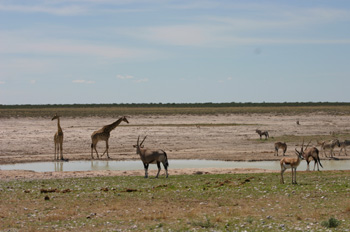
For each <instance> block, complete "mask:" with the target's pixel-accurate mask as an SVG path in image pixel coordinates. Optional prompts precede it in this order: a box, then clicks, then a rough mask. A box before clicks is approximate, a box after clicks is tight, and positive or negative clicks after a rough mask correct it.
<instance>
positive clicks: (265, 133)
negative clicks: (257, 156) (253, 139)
mask: <svg viewBox="0 0 350 232" xmlns="http://www.w3.org/2000/svg"><path fill="white" fill-rule="evenodd" d="M255 132H256V133H258V134H259V136H260V139H261V136H263V135H264V136H265V139H267V138H269V137H270V136H269V132H268V131H261V130H258V129H256V130H255Z"/></svg>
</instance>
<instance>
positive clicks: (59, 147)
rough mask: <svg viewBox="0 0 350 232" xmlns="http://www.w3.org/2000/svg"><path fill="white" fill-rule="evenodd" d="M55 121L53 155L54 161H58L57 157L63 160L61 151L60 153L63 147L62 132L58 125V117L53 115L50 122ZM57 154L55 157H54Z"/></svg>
mask: <svg viewBox="0 0 350 232" xmlns="http://www.w3.org/2000/svg"><path fill="white" fill-rule="evenodd" d="M55 119H57V132H56V134H55V136H54V143H55V155H54V160H56V159H57V160H58V156H59V155H60V159H61V160H64V159H63V151H62V147H63V131H62V128H61V125H60V116H58V115H57V114H55V116H53V118H52V119H51V121H53V120H55ZM56 154H57V156H56Z"/></svg>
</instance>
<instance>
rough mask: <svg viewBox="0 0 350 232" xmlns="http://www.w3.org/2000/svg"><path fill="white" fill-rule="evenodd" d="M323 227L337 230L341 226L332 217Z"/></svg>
mask: <svg viewBox="0 0 350 232" xmlns="http://www.w3.org/2000/svg"><path fill="white" fill-rule="evenodd" d="M321 225H322V226H324V227H327V228H336V227H338V226H339V225H340V221H339V220H337V219H335V218H334V217H331V218H330V219H328V221H323V222H322V223H321Z"/></svg>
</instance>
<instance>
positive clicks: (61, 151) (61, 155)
mask: <svg viewBox="0 0 350 232" xmlns="http://www.w3.org/2000/svg"><path fill="white" fill-rule="evenodd" d="M60 159H61V160H63V143H62V142H61V143H60Z"/></svg>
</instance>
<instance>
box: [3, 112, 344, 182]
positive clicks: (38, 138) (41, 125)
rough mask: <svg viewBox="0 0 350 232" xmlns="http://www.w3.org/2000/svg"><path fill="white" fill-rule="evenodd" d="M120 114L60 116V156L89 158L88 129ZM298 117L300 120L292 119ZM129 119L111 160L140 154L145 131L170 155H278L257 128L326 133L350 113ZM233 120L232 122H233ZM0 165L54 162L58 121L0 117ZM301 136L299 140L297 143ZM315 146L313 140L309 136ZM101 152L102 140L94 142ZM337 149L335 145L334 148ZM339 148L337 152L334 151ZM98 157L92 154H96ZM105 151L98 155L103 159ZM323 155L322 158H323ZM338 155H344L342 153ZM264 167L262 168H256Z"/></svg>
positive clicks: (18, 174) (113, 143)
mask: <svg viewBox="0 0 350 232" xmlns="http://www.w3.org/2000/svg"><path fill="white" fill-rule="evenodd" d="M117 119H118V118H98V117H89V118H64V117H62V118H61V127H62V129H63V132H64V144H63V152H64V158H67V159H69V160H90V159H91V148H90V144H91V137H90V136H91V134H92V132H94V131H95V130H98V129H100V128H101V127H102V126H104V125H107V124H110V123H112V122H114V121H116V120H117ZM297 120H299V121H300V125H297V124H296V121H297ZM129 122H130V123H129V124H126V123H122V124H121V125H120V126H118V127H117V128H116V129H115V130H114V131H112V132H111V137H110V139H109V147H110V149H109V154H110V156H111V159H112V160H131V159H139V157H138V156H137V155H136V152H135V148H133V145H134V144H136V141H137V137H138V136H139V135H140V136H141V137H142V138H143V136H145V135H147V136H148V137H147V139H146V141H145V146H146V147H150V148H160V149H163V150H165V151H166V152H167V154H168V158H169V162H170V163H171V159H207V160H235V161H258V160H279V159H280V158H281V157H280V156H279V157H276V156H274V142H273V141H266V142H265V141H264V142H261V141H259V140H258V138H259V136H258V134H256V132H255V130H256V129H261V130H268V131H269V133H270V137H275V138H277V137H279V136H282V135H296V136H307V135H329V134H330V133H331V132H336V133H347V134H349V133H350V116H345V115H344V116H334V115H329V114H325V113H317V114H307V115H297V116H295V115H289V116H288V115H274V114H269V115H268V114H264V115H257V114H250V115H248V114H244V115H237V114H232V115H205V116H195V115H174V116H141V115H139V116H133V117H130V118H129ZM233 124H236V125H233ZM0 128H1V129H0V164H8V163H19V162H38V161H52V160H53V157H54V155H53V153H54V143H53V137H54V134H55V132H56V131H57V121H51V118H8V119H6V118H1V119H0ZM301 142H302V141H300V143H301ZM300 143H294V144H288V151H287V155H288V156H294V148H295V147H296V145H300ZM313 143H314V145H316V144H315V143H316V141H313ZM97 147H98V151H99V153H100V155H101V154H102V153H103V151H104V149H105V143H104V142H100V143H98V146H97ZM338 150H339V149H338ZM338 150H337V152H338ZM94 157H95V158H96V154H94ZM106 158H107V157H106V156H104V157H102V159H106ZM321 158H322V157H321ZM341 158H346V157H345V156H342V157H341ZM140 169H141V170H138V171H131V172H121V171H120V172H118V171H99V172H69V173H66V172H58V173H36V172H28V171H3V170H2V171H1V170H0V179H5V178H6V179H8V178H28V177H32V178H41V177H42V178H59V177H73V176H95V175H143V170H142V167H140ZM242 171H245V172H256V171H257V170H252V169H248V170H235V169H230V170H228V169H220V170H217V169H211V170H172V172H173V173H171V172H170V174H183V173H184V174H186V173H194V172H204V173H205V172H209V173H220V172H225V173H226V172H242ZM259 171H263V170H259Z"/></svg>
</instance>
